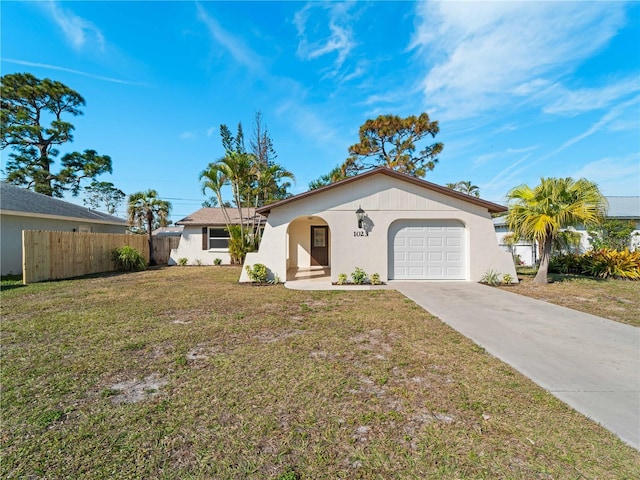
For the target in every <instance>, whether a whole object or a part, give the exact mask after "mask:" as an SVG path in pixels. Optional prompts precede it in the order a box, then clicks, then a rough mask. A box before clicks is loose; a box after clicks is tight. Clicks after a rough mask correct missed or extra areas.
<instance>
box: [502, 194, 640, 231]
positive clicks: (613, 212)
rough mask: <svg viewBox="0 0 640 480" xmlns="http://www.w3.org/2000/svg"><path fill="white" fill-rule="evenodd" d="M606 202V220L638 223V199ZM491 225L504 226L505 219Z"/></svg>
mask: <svg viewBox="0 0 640 480" xmlns="http://www.w3.org/2000/svg"><path fill="white" fill-rule="evenodd" d="M604 198H605V199H606V200H607V204H608V209H607V217H608V218H618V219H623V220H625V219H626V220H638V221H640V197H604ZM493 224H494V225H496V226H498V225H506V224H507V217H506V216H504V215H503V216H500V217H495V218H494V219H493Z"/></svg>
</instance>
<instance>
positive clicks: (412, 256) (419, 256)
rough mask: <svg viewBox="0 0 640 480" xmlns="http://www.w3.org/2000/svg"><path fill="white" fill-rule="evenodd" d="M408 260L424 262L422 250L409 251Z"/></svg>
mask: <svg viewBox="0 0 640 480" xmlns="http://www.w3.org/2000/svg"><path fill="white" fill-rule="evenodd" d="M409 261H410V262H420V263H422V262H424V252H409Z"/></svg>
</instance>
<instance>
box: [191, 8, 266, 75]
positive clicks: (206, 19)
mask: <svg viewBox="0 0 640 480" xmlns="http://www.w3.org/2000/svg"><path fill="white" fill-rule="evenodd" d="M196 9H197V11H198V20H200V21H201V22H202V23H204V24H205V25H206V27H207V29H208V30H209V33H210V35H211V37H212V39H213V40H214V41H215V42H216V44H218V45H220V46H221V47H223V48H224V49H225V50H226V51H227V52H228V53H229V54H230V55H231V56H232V57H233V59H234V60H235V61H236V62H237V63H238V64H240V65H242V66H244V67H246V68H248V69H250V70H260V69H262V60H261V58H260V56H259V55H258V54H256V53H255V52H254V51H253V50H251V49H250V48H249V47H248V46H247V45H245V43H244V42H243V41H242V39H240V38H238V37H237V36H235V35H233V34H232V33H230V32H228V31H227V30H226V29H225V28H224V27H222V25H220V23H219V22H218V20H216V19H215V18H214V17H212V16H211V15H209V14H208V13H207V11H206V10H205V9H204V7H203V6H202V5H200V4H199V3H196Z"/></svg>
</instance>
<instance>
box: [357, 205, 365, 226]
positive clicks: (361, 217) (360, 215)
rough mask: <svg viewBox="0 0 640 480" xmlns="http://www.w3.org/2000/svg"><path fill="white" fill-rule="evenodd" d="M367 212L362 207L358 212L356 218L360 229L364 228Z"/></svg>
mask: <svg viewBox="0 0 640 480" xmlns="http://www.w3.org/2000/svg"><path fill="white" fill-rule="evenodd" d="M364 215H365V211H364V210H363V209H362V207H358V209H357V210H356V217H357V218H358V228H362V221H363V220H364Z"/></svg>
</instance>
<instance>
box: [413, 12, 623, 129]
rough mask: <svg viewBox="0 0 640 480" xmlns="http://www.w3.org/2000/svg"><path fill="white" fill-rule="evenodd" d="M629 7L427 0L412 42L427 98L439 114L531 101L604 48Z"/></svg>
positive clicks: (474, 111)
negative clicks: (434, 0)
mask: <svg viewBox="0 0 640 480" xmlns="http://www.w3.org/2000/svg"><path fill="white" fill-rule="evenodd" d="M624 8H625V6H624V5H623V4H621V3H620V4H619V3H611V2H578V3H574V2H530V3H519V2H518V3H516V2H477V3H476V2H462V3H461V2H437V3H436V2H422V3H420V4H418V6H417V15H418V18H419V19H420V23H419V25H418V27H417V30H416V32H415V34H414V37H413V40H412V42H411V48H412V49H414V51H415V53H416V55H417V58H418V61H419V62H421V63H422V65H423V67H424V68H425V69H426V74H425V77H424V79H423V82H422V85H423V92H424V95H425V98H426V99H427V100H428V102H429V103H430V104H432V106H433V107H434V108H435V109H437V110H438V112H442V113H438V115H439V116H440V117H441V118H444V116H447V117H449V118H468V117H473V116H475V115H478V114H481V113H484V112H486V111H490V110H492V109H495V108H498V107H501V106H503V105H508V104H510V103H512V102H514V101H526V100H528V97H529V96H532V95H534V96H535V95H537V94H539V93H540V92H543V91H548V89H549V86H550V85H553V84H556V83H557V82H558V79H559V78H561V76H562V75H563V74H565V73H567V69H571V68H574V67H575V66H576V65H577V64H578V63H579V62H580V61H581V60H583V59H585V58H588V57H589V56H590V55H592V54H593V53H594V52H596V51H598V50H599V49H600V48H601V47H602V46H604V45H605V44H606V43H607V42H608V41H609V40H610V39H611V38H612V37H613V36H614V35H615V33H616V31H617V29H618V28H619V27H620V26H621V25H622V24H623V23H624ZM552 93H553V92H552ZM551 105H552V106H553V105H555V109H556V110H558V109H562V108H568V107H567V106H564V107H563V106H562V103H561V102H558V103H555V102H554V101H552V102H551ZM574 105H575V103H574ZM551 108H553V107H551Z"/></svg>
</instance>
